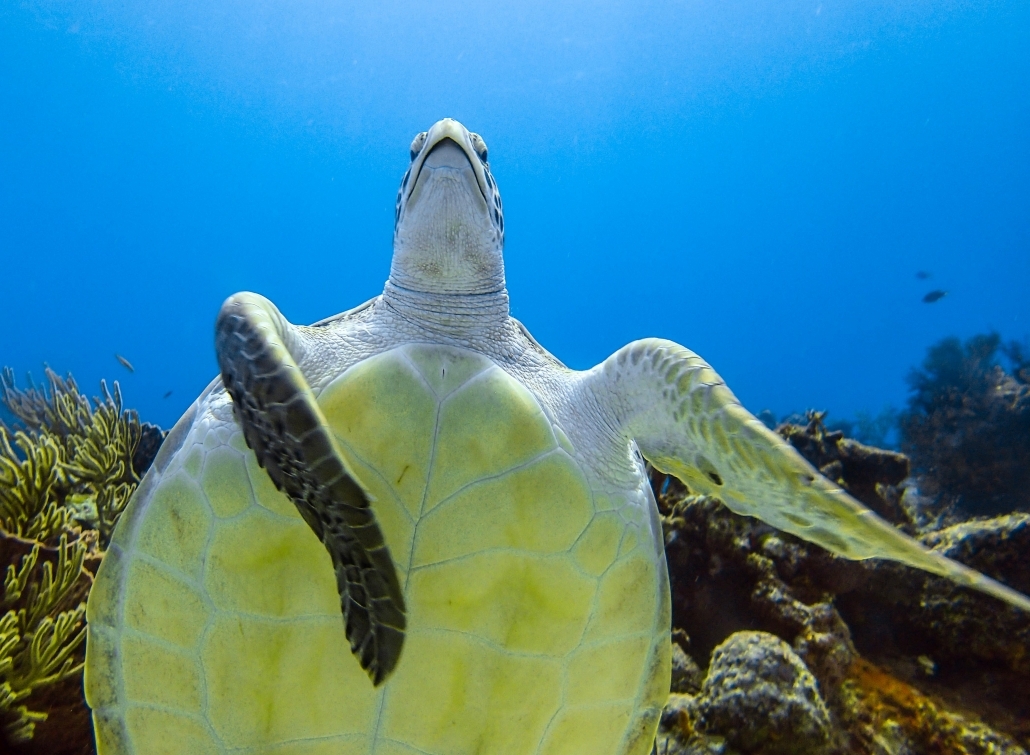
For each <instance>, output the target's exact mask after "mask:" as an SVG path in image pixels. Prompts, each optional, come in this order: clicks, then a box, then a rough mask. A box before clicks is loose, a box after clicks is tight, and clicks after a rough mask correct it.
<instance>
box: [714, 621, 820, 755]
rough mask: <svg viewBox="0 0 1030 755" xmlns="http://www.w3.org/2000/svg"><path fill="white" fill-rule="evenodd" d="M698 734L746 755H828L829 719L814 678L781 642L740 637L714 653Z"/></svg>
mask: <svg viewBox="0 0 1030 755" xmlns="http://www.w3.org/2000/svg"><path fill="white" fill-rule="evenodd" d="M697 726H698V728H700V729H702V730H703V731H704V732H706V733H708V734H718V735H721V736H723V737H725V738H726V740H727V742H728V743H729V744H730V745H731V746H733V747H734V748H736V749H738V750H740V751H742V752H747V753H768V754H769V755H776V754H777V753H784V754H785V755H786V754H788V753H789V754H790V755H810V754H812V753H822V752H824V751H825V749H826V746H827V743H828V741H829V736H830V717H829V713H828V712H827V710H826V705H825V703H824V702H823V699H822V697H821V696H820V694H819V689H818V685H817V683H816V680H815V677H813V676H812V674H811V672H810V671H809V670H808V668H806V666H805V664H804V662H803V661H802V660H801V659H800V658H799V657H798V656H797V654H796V653H794V651H793V650H791V649H790V646H789V645H788V644H787V643H785V642H784V641H783V640H781V639H779V638H778V637H776V636H774V635H771V634H768V633H766V632H737V633H735V634H733V635H731V636H730V637H729V639H727V640H726V641H725V642H724V643H722V644H721V645H720V646H719V647H717V648H716V649H715V652H714V653H713V654H712V662H711V665H710V667H709V669H708V676H707V677H706V678H705V681H704V684H703V685H702V687H701V694H700V696H699V697H698V719H697Z"/></svg>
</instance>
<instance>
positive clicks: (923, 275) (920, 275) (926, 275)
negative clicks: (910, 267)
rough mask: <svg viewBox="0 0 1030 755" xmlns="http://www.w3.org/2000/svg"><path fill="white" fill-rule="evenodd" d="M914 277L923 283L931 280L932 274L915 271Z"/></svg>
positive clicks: (925, 271)
mask: <svg viewBox="0 0 1030 755" xmlns="http://www.w3.org/2000/svg"><path fill="white" fill-rule="evenodd" d="M916 277H917V278H918V279H919V280H921V281H925V280H928V279H930V278H932V277H933V273H931V272H930V271H929V270H917V271H916Z"/></svg>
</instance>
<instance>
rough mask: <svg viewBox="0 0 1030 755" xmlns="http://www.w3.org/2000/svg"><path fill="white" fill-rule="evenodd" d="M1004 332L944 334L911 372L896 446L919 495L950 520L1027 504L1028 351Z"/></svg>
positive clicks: (1027, 507)
mask: <svg viewBox="0 0 1030 755" xmlns="http://www.w3.org/2000/svg"><path fill="white" fill-rule="evenodd" d="M1000 348H1001V339H1000V338H999V337H998V335H997V334H993V333H992V334H987V335H977V336H974V337H972V338H970V339H969V340H967V341H966V342H965V343H961V342H960V341H959V340H958V339H957V338H946V339H944V340H943V341H941V342H940V343H938V344H936V345H934V346H933V347H931V348H930V350H929V353H928V355H927V357H926V360H925V361H924V362H923V366H922V368H921V369H917V370H913V371H912V373H911V374H910V375H909V378H908V380H909V384H910V386H911V388H912V392H913V393H912V396H911V398H910V399H909V406H908V409H907V411H905V412H904V414H903V415H902V417H901V441H902V442H901V447H902V450H903V451H904V452H905V453H906V454H908V455H909V456H910V457H911V459H912V464H913V469H914V471H915V473H916V474H917V476H918V479H919V487H920V490H921V492H922V493H923V494H924V495H927V496H930V497H931V498H933V499H934V501H935V508H936V509H937V510H938V511H939V512H940V514H941V516H942V519H943V520H944V521H947V522H948V523H952V522H955V521H961V520H962V519H964V518H967V517H968V516H977V515H981V516H982V515H996V514H1004V513H1009V512H1012V511H1019V510H1022V511H1028V510H1030V500H1028V497H1027V492H1026V491H1027V490H1030V385H1028V384H1027V380H1026V378H1027V377H1028V376H1030V375H1028V373H1030V370H1028V367H1027V360H1026V352H1025V350H1024V349H1023V347H1022V346H1021V345H1020V344H1018V343H1015V342H1013V343H1012V344H1009V345H1008V346H1007V347H1006V348H1005V350H1004V351H1005V353H1006V354H1007V355H1008V357H1009V361H1010V362H1011V363H1012V368H1013V370H1012V373H1011V374H1010V373H1009V372H1006V371H1005V370H1004V369H1003V368H1002V366H1001V365H1000V364H999V359H998V357H999V350H1000Z"/></svg>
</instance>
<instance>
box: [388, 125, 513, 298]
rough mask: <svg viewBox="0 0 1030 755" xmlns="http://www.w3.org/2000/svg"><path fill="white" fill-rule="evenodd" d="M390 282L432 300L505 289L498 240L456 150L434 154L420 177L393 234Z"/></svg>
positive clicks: (441, 149) (461, 155)
mask: <svg viewBox="0 0 1030 755" xmlns="http://www.w3.org/2000/svg"><path fill="white" fill-rule="evenodd" d="M447 141H449V140H447ZM437 153H442V154H441V155H440V158H439V159H438V160H437V159H434V158H437ZM390 281H391V283H393V284H394V285H397V286H401V287H403V288H406V289H409V290H412V291H420V292H424V293H434V294H485V293H494V292H497V291H501V290H503V289H504V260H503V259H502V256H501V239H500V236H499V233H498V231H497V229H496V228H495V226H494V224H493V222H492V221H491V217H490V211H489V208H488V206H487V203H486V200H485V199H484V197H483V193H482V191H481V190H480V187H479V183H478V182H477V180H476V175H475V173H474V172H473V170H472V166H471V164H470V163H469V161H468V158H467V157H466V156H465V154H464V152H462V151H461V150H460V149H459V148H458V147H457V145H453V146H448V145H447V144H446V142H445V144H444V146H442V147H437V148H436V149H434V150H433V152H432V153H431V154H430V155H429V157H427V158H426V160H425V163H424V164H423V166H422V170H421V171H419V175H418V177H417V178H416V181H415V185H414V186H413V187H412V190H411V194H410V196H409V197H408V198H407V202H406V203H405V207H404V211H403V213H402V215H401V217H400V218H399V219H398V223H397V227H396V231H395V233H394V243H393V264H392V266H391V269H390Z"/></svg>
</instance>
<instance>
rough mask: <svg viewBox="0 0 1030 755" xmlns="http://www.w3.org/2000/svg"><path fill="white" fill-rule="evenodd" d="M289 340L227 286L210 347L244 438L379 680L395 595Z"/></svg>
mask: <svg viewBox="0 0 1030 755" xmlns="http://www.w3.org/2000/svg"><path fill="white" fill-rule="evenodd" d="M291 347H292V348H291ZM298 348H299V346H298V339H297V334H296V331H294V329H293V326H291V325H290V324H289V323H288V322H286V320H285V319H284V318H283V316H282V315H281V314H280V313H279V310H277V309H276V308H275V306H274V305H273V304H272V303H271V302H270V301H268V300H267V299H265V298H264V297H262V296H258V295H257V294H250V293H242V294H236V295H235V296H232V297H230V298H229V299H228V300H227V301H226V302H225V304H223V305H222V309H221V311H220V312H219V313H218V321H217V323H216V325H215V350H216V352H217V354H218V365H219V367H220V368H221V371H222V382H223V383H224V384H225V387H226V389H227V390H228V391H229V395H230V396H232V400H233V403H234V404H235V407H236V417H237V419H238V420H239V422H240V425H241V426H242V427H243V434H244V437H245V438H246V439H247V445H249V446H250V447H251V448H252V449H253V450H254V453H255V454H256V456H257V460H258V463H259V464H261V466H263V467H264V468H265V469H266V470H267V471H268V475H269V477H271V478H272V482H274V483H275V486H276V487H277V488H279V489H280V490H282V491H283V492H285V493H286V495H288V496H289V497H290V500H291V501H293V503H294V504H295V505H296V507H297V510H298V511H300V514H301V516H302V517H304V521H306V522H307V523H308V525H310V527H311V529H313V530H314V531H315V534H316V535H317V536H318V538H319V539H320V540H321V541H322V543H323V544H324V545H325V547H326V549H327V550H328V551H329V555H330V556H331V557H332V560H333V567H334V569H335V570H336V585H337V587H338V588H339V591H340V603H341V605H342V607H343V618H344V624H345V626H346V632H347V639H348V640H349V641H350V646H351V651H352V652H353V653H354V655H355V656H356V657H357V659H358V662H359V663H361V667H362V668H363V669H365V671H367V672H368V675H369V677H371V679H372V683H373V684H375V685H378V684H380V683H381V682H382V681H383V680H384V679H386V677H387V676H388V675H389V674H390V672H391V671H393V669H394V667H395V666H396V665H397V660H398V658H399V657H400V653H401V647H402V645H403V643H404V628H405V618H404V598H403V597H402V595H401V590H400V585H399V583H398V580H397V571H396V570H395V569H394V565H393V561H392V559H391V558H390V553H389V551H388V550H387V548H386V543H385V542H384V541H383V533H382V531H381V530H380V529H379V525H378V523H377V522H376V518H375V513H374V512H373V511H372V508H371V507H370V506H369V498H368V496H367V495H366V494H365V492H364V491H363V490H362V489H361V486H360V485H358V483H357V482H356V481H355V479H354V477H353V475H352V474H351V473H350V471H349V469H348V468H347V464H346V462H345V461H344V458H343V455H342V454H341V453H340V449H339V447H338V445H337V443H336V440H335V439H334V438H333V434H332V431H331V430H330V429H329V426H328V424H327V422H326V419H325V416H324V415H323V414H322V410H321V409H319V407H318V404H317V402H316V401H315V396H314V394H313V393H312V392H311V388H310V387H309V386H308V383H307V381H306V380H305V379H304V375H303V374H302V373H301V371H300V368H299V367H298V366H297V363H296V361H295V360H294V357H293V354H294V353H296V352H297V350H298Z"/></svg>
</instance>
